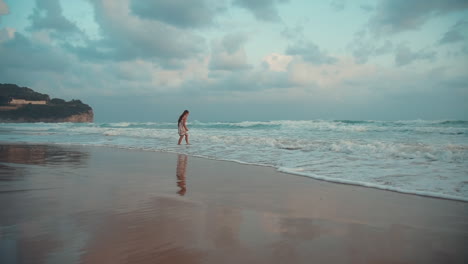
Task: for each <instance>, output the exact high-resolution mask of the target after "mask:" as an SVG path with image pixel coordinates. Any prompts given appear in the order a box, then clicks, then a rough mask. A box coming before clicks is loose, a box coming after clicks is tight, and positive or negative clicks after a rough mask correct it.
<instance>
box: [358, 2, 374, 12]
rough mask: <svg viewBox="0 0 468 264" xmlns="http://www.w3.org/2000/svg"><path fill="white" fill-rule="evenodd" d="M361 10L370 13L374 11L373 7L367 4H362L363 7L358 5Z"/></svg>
mask: <svg viewBox="0 0 468 264" xmlns="http://www.w3.org/2000/svg"><path fill="white" fill-rule="evenodd" d="M359 7H360V8H361V9H362V10H364V11H365V12H371V11H373V10H374V7H373V6H372V5H369V4H363V5H360V6H359Z"/></svg>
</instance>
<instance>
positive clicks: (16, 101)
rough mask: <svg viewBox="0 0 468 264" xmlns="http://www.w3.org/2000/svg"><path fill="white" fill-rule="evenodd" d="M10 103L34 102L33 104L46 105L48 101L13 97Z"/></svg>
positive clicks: (24, 103)
mask: <svg viewBox="0 0 468 264" xmlns="http://www.w3.org/2000/svg"><path fill="white" fill-rule="evenodd" d="M9 104H10V105H27V104H33V105H45V104H47V102H46V101H45V100H40V101H31V100H25V99H14V98H13V99H11V101H10V103H9Z"/></svg>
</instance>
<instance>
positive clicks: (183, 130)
mask: <svg viewBox="0 0 468 264" xmlns="http://www.w3.org/2000/svg"><path fill="white" fill-rule="evenodd" d="M189 114H190V113H189V111H188V110H185V111H184V112H183V113H182V114H181V115H180V117H179V121H178V122H177V126H178V128H179V142H178V143H177V145H180V143H182V139H183V138H184V137H185V142H186V143H187V145H190V143H189V139H188V138H189V135H188V131H189V130H188V128H187V118H188V116H189Z"/></svg>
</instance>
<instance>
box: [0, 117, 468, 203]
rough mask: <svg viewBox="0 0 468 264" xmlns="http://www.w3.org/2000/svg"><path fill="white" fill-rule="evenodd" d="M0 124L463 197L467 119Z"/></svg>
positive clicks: (29, 138)
mask: <svg viewBox="0 0 468 264" xmlns="http://www.w3.org/2000/svg"><path fill="white" fill-rule="evenodd" d="M188 126H189V128H190V139H191V143H192V145H191V146H177V145H176V142H177V139H178V135H177V127H176V124H175V123H134V122H121V123H92V124H73V123H59V124H45V123H36V124H1V126H0V141H3V142H12V143H13V142H16V143H18V142H26V143H52V144H72V145H92V146H111V147H118V148H126V149H141V150H147V151H163V152H175V153H183V154H190V155H194V156H200V157H206V158H211V159H219V160H230V161H236V162H240V163H248V164H257V165H262V166H271V167H274V168H276V169H277V170H279V171H282V172H288V173H292V174H297V175H302V176H307V177H312V178H317V179H322V180H327V181H333V182H341V183H350V184H357V185H363V186H368V187H374V188H380V189H388V190H393V191H399V192H406V193H414V194H421V195H429V196H435V197H444V198H451V199H459V200H465V201H468V165H467V164H468V162H467V161H468V122H467V121H422V120H415V121H395V122H389V121H352V120H332V121H326V120H311V121H288V120H284V121H270V122H252V121H245V122H207V123H203V122H198V121H193V122H190V123H189V124H188Z"/></svg>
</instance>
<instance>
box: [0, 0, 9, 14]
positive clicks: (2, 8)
mask: <svg viewBox="0 0 468 264" xmlns="http://www.w3.org/2000/svg"><path fill="white" fill-rule="evenodd" d="M9 12H10V11H9V10H8V6H7V4H6V3H5V2H4V0H0V16H3V15H6V14H8V13H9Z"/></svg>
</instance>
